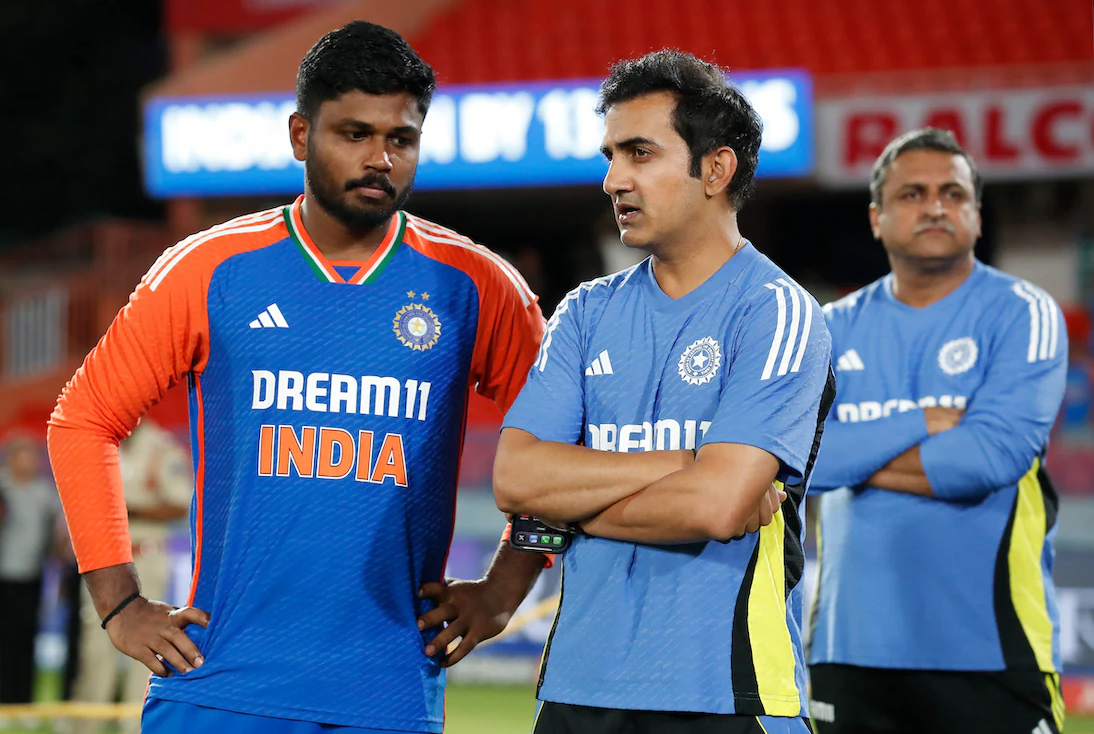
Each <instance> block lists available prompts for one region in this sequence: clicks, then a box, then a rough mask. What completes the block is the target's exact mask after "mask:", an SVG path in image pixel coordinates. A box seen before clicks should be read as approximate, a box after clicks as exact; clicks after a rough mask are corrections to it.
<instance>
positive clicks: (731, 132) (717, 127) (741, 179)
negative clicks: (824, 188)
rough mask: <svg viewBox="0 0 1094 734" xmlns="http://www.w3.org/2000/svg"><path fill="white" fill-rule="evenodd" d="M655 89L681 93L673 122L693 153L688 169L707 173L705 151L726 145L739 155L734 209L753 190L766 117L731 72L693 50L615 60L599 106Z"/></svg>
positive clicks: (732, 193) (607, 106) (731, 190)
mask: <svg viewBox="0 0 1094 734" xmlns="http://www.w3.org/2000/svg"><path fill="white" fill-rule="evenodd" d="M655 92H671V93H672V94H673V95H674V96H675V97H676V109H675V110H674V111H673V114H672V127H673V129H675V130H676V133H677V134H678V135H679V136H680V137H681V138H683V139H684V142H685V143H687V146H688V151H689V152H690V153H691V167H690V168H689V170H688V173H689V174H690V175H691V176H693V177H695V178H699V176H701V175H702V159H703V156H705V155H707V154H708V153H711V152H713V151H715V150H717V149H718V148H720V147H722V146H723V145H726V146H729V147H730V148H732V149H733V152H734V153H736V154H737V171H736V173H734V175H733V180H732V181H730V182H729V188H728V189H727V190H726V193H727V194H728V196H729V201H730V203H731V204H732V205H733V209H734V210H735V211H740V210H741V207H743V206H744V204H745V202H746V201H748V198H749V196H751V195H752V189H753V177H754V176H755V174H756V164H757V163H759V159H760V138H761V136H762V135H763V127H764V126H763V121H762V120H761V119H760V116H759V115H758V114H756V110H754V109H753V108H752V105H751V104H750V103H749V101H748V99H746V98H745V96H744V95H743V94H741V91H740V90H739V89H736V88H735V87H733V86H732V85H730V84H729V83H728V82H727V81H726V71H725V70H724V69H721V68H719V67H717V66H715V65H714V64H711V63H708V62H706V61H703V60H702V59H700V58H698V57H696V56H693V55H692V54H689V53H684V52H682V51H677V50H675V49H669V48H666V49H662V50H660V51H654V52H652V53H648V54H646V55H645V56H643V57H641V58H638V59H628V60H627V61H620V62H619V63H617V64H614V65H613V66H612V68H611V71H610V72H609V73H608V78H607V79H605V80H604V83H603V84H601V86H600V99H599V101H598V103H597V107H596V111H597V112H598V113H600V114H601V115H603V114H606V113H607V112H608V110H609V109H611V108H612V107H613V106H614V105H617V104H620V103H621V102H629V101H630V100H632V99H635V98H636V97H641V96H643V95H646V94H653V93H655Z"/></svg>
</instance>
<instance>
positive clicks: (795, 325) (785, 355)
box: [760, 278, 813, 380]
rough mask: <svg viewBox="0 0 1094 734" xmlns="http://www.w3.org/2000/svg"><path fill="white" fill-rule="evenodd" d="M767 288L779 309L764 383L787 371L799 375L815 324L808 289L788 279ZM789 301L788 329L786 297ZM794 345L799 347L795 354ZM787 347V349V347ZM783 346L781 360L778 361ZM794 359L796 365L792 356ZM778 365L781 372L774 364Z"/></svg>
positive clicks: (780, 279) (765, 368) (768, 284)
mask: <svg viewBox="0 0 1094 734" xmlns="http://www.w3.org/2000/svg"><path fill="white" fill-rule="evenodd" d="M764 288H768V289H770V290H773V291H775V301H776V303H777V305H778V308H779V313H778V321H777V323H776V325H775V337H774V338H773V339H772V340H771V351H769V352H768V354H767V363H766V364H765V365H764V371H763V374H762V375H761V376H760V379H761V380H768V379H771V377H772V376H775V377H782V376H783V375H785V374H787V372H797V371H798V370H799V369H800V368H801V364H802V358H803V357H804V356H805V346H806V344H808V343H809V332H810V329H811V327H812V325H813V303H812V299H811V298H810V297H809V294H808V293H806V291H805V289H804V288H802V287H801V286H800V285H798V284H797V283H791V282H790V281H788V280H787V279H786V278H779V279H778V280H776V281H775V282H774V283H766V284H764ZM788 295H789V300H790V305H789V309H790V325H789V328H788V327H787V323H786V315H787V314H786V312H787V296H788ZM795 344H796V345H797V347H798V351H797V354H796V355H795V354H794V346H795ZM784 345H785V346H784ZM780 347H781V348H782V359H781V360H780V359H779V351H780ZM792 356H793V359H794V361H793V365H791V361H790V360H791V357H792ZM776 363H777V364H778V372H776V371H775V365H776Z"/></svg>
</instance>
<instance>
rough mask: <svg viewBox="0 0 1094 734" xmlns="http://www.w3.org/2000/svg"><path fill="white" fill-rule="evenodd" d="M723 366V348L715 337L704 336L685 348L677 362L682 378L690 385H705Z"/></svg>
mask: <svg viewBox="0 0 1094 734" xmlns="http://www.w3.org/2000/svg"><path fill="white" fill-rule="evenodd" d="M721 366H722V348H721V347H719V346H718V341H717V340H716V339H714V338H713V337H709V336H704V337H703V338H702V339H699V340H698V341H696V342H693V343H692V344H691V346H689V347H688V348H687V349H685V350H684V353H683V354H681V355H680V362H679V363H678V364H677V366H676V367H677V370H676V371H677V372H678V373H679V374H680V379H682V380H683V381H684V382H686V383H687V384H689V385H705V384H707V383H708V382H710V381H711V380H713V379H714V376H715V375H717V374H718V368H719V367H721Z"/></svg>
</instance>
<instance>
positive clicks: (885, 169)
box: [870, 127, 984, 207]
mask: <svg viewBox="0 0 1094 734" xmlns="http://www.w3.org/2000/svg"><path fill="white" fill-rule="evenodd" d="M913 150H934V151H938V152H939V153H949V154H951V155H959V156H961V157H962V158H964V159H965V160H966V161H968V164H969V169H970V170H971V171H972V184H973V188H974V189H975V193H976V203H977V204H979V203H980V195H981V194H982V193H983V191H984V182H983V180H982V179H981V178H980V171H978V170H976V163H975V162H974V161H973V159H972V157H971V156H970V155H969V154H968V153H967V152H965V149H964V148H962V147H961V144H960V143H958V142H957V138H956V137H954V134H953V133H951V132H950V131H949V130H939V129H938V128H936V127H921V128H919V129H918V130H911V131H909V132H906V133H904V134H903V135H901V136H900V137H897V138H893V139H892V140H891V141H889V144H888V145H886V146H885V150H883V151H881V155H879V156H878V159H877V160H876V161H874V167H873V168H872V169H871V170H870V202H871V203H872V204H874V205H875V206H878V207H880V206H881V187H882V186H884V185H885V177H886V176H888V175H889V166H891V165H892V164H893V161H895V160H896V159H897V158H899V157H900V156H902V155H904V154H905V153H910V152H912V151H913Z"/></svg>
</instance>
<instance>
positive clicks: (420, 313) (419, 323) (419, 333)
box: [394, 303, 441, 351]
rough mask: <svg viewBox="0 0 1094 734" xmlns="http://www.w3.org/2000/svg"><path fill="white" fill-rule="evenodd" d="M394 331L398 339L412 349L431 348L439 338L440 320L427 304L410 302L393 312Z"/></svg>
mask: <svg viewBox="0 0 1094 734" xmlns="http://www.w3.org/2000/svg"><path fill="white" fill-rule="evenodd" d="M394 331H395V336H396V337H398V339H399V341H401V342H402V343H403V345H404V346H407V347H409V348H411V349H413V350H414V351H423V350H426V349H432V348H433V345H434V344H436V343H437V340H438V339H440V338H441V320H440V319H438V318H437V314H435V313H433V309H431V308H429V307H428V306H425V305H423V304H421V303H412V304H410V305H409V306H403V307H402V308H400V309H399V312H398V313H397V314H395V321H394Z"/></svg>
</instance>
